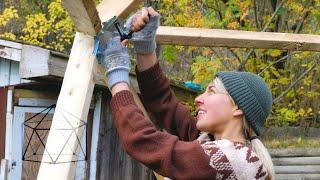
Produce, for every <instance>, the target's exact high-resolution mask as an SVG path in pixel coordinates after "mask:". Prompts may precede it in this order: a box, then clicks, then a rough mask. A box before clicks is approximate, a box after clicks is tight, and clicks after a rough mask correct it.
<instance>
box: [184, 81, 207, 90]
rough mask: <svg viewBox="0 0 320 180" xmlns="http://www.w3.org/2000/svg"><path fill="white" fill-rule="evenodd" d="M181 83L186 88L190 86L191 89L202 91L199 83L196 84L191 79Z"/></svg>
mask: <svg viewBox="0 0 320 180" xmlns="http://www.w3.org/2000/svg"><path fill="white" fill-rule="evenodd" d="M183 85H184V86H185V87H187V88H190V89H192V90H195V91H202V90H203V89H202V88H201V85H200V84H196V83H194V82H191V81H186V82H184V83H183Z"/></svg>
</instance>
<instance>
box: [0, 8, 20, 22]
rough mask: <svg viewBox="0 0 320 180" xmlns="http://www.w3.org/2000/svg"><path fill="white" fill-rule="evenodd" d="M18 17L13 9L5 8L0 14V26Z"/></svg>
mask: <svg viewBox="0 0 320 180" xmlns="http://www.w3.org/2000/svg"><path fill="white" fill-rule="evenodd" d="M18 17H19V15H18V11H17V10H16V9H15V8H14V7H12V6H11V7H9V8H6V9H5V10H4V11H3V12H2V14H0V26H5V25H7V23H8V22H9V21H10V20H11V19H13V18H18Z"/></svg>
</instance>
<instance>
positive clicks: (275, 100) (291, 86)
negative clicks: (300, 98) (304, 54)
mask: <svg viewBox="0 0 320 180" xmlns="http://www.w3.org/2000/svg"><path fill="white" fill-rule="evenodd" d="M317 64H318V63H317V62H315V63H314V64H313V65H312V66H311V67H310V68H309V69H308V70H306V71H305V72H304V73H302V74H301V75H300V76H299V77H298V78H297V79H296V80H295V81H294V82H293V83H291V84H290V86H289V87H288V89H287V90H285V91H284V92H282V93H281V94H280V95H279V96H278V97H277V98H275V99H274V100H273V103H278V102H279V101H280V100H281V99H282V98H283V96H284V95H286V94H287V93H288V92H289V91H290V90H291V89H292V88H294V87H295V85H296V84H297V83H298V82H299V81H300V80H301V79H302V78H303V77H305V76H306V75H307V74H308V73H309V72H310V71H311V70H313V69H314V68H315V67H316V66H317Z"/></svg>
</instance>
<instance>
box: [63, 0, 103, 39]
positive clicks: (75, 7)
mask: <svg viewBox="0 0 320 180" xmlns="http://www.w3.org/2000/svg"><path fill="white" fill-rule="evenodd" d="M62 3H63V6H64V8H65V9H66V10H67V12H68V13H69V15H70V17H71V19H72V20H73V22H74V24H75V26H76V29H77V31H78V32H82V33H84V34H89V35H91V36H94V35H96V34H97V33H98V32H99V31H100V29H101V22H100V19H99V15H98V11H97V9H96V7H95V6H94V2H93V0H63V1H62Z"/></svg>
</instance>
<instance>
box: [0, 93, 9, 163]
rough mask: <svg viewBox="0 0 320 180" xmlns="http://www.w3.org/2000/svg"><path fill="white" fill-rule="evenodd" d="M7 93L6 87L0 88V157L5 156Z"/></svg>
mask: <svg viewBox="0 0 320 180" xmlns="http://www.w3.org/2000/svg"><path fill="white" fill-rule="evenodd" d="M7 93H8V88H7V87H6V88H0V159H4V158H5V143H6V141H5V140H6V112H7Z"/></svg>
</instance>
